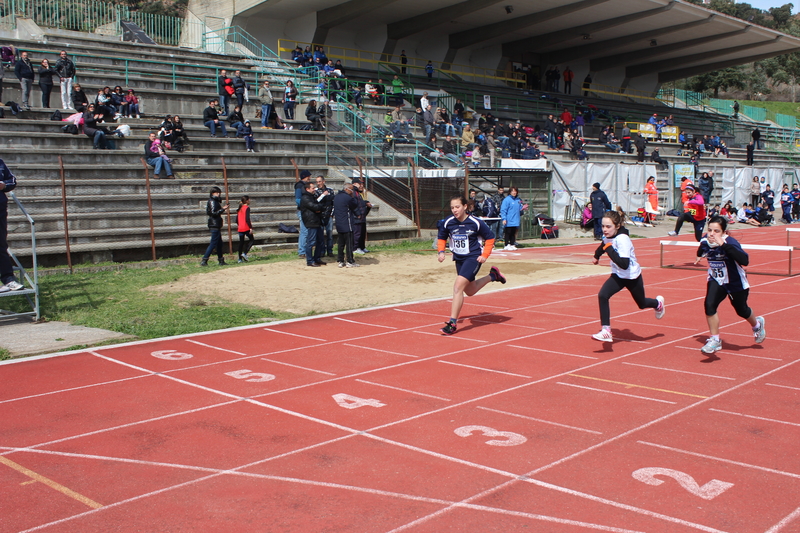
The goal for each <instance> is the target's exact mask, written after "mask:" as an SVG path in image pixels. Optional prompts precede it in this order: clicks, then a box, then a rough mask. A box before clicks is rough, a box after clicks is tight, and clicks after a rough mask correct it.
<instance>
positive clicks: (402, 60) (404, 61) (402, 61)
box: [400, 50, 408, 74]
mask: <svg viewBox="0 0 800 533" xmlns="http://www.w3.org/2000/svg"><path fill="white" fill-rule="evenodd" d="M400 64H401V65H403V66H402V67H400V72H401V73H403V74H405V73H406V70H407V68H406V65H408V57H407V56H406V51H405V50H400Z"/></svg>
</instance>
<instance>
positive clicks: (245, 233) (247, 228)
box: [236, 194, 256, 263]
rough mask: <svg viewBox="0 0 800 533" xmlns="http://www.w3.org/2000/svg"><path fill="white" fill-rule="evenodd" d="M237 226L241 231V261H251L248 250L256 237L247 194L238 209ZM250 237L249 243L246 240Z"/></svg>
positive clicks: (240, 201)
mask: <svg viewBox="0 0 800 533" xmlns="http://www.w3.org/2000/svg"><path fill="white" fill-rule="evenodd" d="M236 226H237V230H238V232H239V263H244V262H245V261H249V260H250V259H248V257H247V252H249V251H250V248H252V246H253V243H254V242H255V240H256V238H255V237H254V236H253V224H252V223H251V222H250V197H249V196H247V195H246V194H245V195H244V196H242V199H241V200H239V209H238V210H237V211H236ZM245 238H246V239H248V241H247V243H245V242H244V240H245Z"/></svg>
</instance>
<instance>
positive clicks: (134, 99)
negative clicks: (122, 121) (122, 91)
mask: <svg viewBox="0 0 800 533" xmlns="http://www.w3.org/2000/svg"><path fill="white" fill-rule="evenodd" d="M125 104H126V105H127V106H128V116H127V118H133V117H134V116H135V117H136V118H141V115H140V114H139V97H138V96H136V91H134V90H133V89H128V94H127V95H126V96H125Z"/></svg>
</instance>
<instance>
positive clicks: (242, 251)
mask: <svg viewBox="0 0 800 533" xmlns="http://www.w3.org/2000/svg"><path fill="white" fill-rule="evenodd" d="M248 122H249V121H248ZM236 226H237V228H236V229H237V231H238V232H239V261H238V262H239V263H244V262H245V261H249V260H250V259H249V258H248V257H247V253H248V252H249V251H250V248H251V247H252V246H253V243H254V242H255V237H254V236H253V224H252V223H251V222H250V197H249V196H247V195H244V196H242V199H241V200H239V209H237V210H236ZM245 238H246V239H248V240H247V242H246V243H245Z"/></svg>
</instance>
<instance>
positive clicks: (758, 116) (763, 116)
mask: <svg viewBox="0 0 800 533" xmlns="http://www.w3.org/2000/svg"><path fill="white" fill-rule="evenodd" d="M742 113H743V114H745V115H747V116H748V117H750V118H751V119H753V120H755V121H756V122H765V121H766V120H767V110H766V109H764V108H763V107H754V106H750V105H743V106H742Z"/></svg>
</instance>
